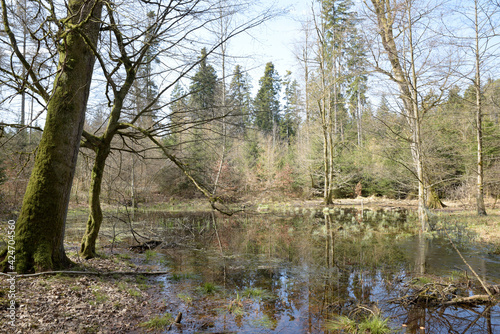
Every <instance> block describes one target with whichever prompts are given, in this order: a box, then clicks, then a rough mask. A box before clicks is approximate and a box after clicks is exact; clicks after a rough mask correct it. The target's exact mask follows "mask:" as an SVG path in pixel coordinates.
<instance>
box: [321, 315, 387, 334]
mask: <svg viewBox="0 0 500 334" xmlns="http://www.w3.org/2000/svg"><path fill="white" fill-rule="evenodd" d="M388 321H389V319H388V318H385V319H383V318H382V317H381V316H380V315H372V316H370V317H368V318H365V319H363V320H361V321H360V322H359V323H358V322H356V321H355V320H354V319H351V318H349V317H346V316H340V317H338V318H337V319H335V320H330V321H328V322H327V323H326V324H325V328H326V330H329V331H341V332H343V333H350V334H361V333H370V334H389V333H394V329H392V328H390V327H389V325H388V324H387V323H388Z"/></svg>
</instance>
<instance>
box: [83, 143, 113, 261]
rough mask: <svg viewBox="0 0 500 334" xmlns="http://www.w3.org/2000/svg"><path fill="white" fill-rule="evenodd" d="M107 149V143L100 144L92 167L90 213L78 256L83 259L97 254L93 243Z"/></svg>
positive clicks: (100, 220) (107, 153) (98, 223)
mask: <svg viewBox="0 0 500 334" xmlns="http://www.w3.org/2000/svg"><path fill="white" fill-rule="evenodd" d="M109 151H110V145H109V144H106V143H104V144H101V146H100V147H98V148H97V150H96V157H95V161H94V166H93V167H92V179H91V182H90V190H89V209H90V213H89V218H88V220H87V229H86V230H85V234H84V236H83V238H82V243H81V246H80V256H82V257H83V258H84V259H90V258H93V257H95V256H96V255H97V254H96V251H95V244H96V240H97V236H98V235H99V230H100V228H101V224H102V210H101V201H100V196H101V185H102V177H103V174H104V168H105V166H106V159H107V157H108V155H109Z"/></svg>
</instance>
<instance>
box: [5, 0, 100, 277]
mask: <svg viewBox="0 0 500 334" xmlns="http://www.w3.org/2000/svg"><path fill="white" fill-rule="evenodd" d="M96 1H97V2H93V1H86V0H70V1H68V5H69V10H70V12H69V13H68V16H71V19H70V20H69V22H68V24H69V26H71V27H74V26H75V25H78V24H80V23H82V24H81V26H80V27H79V28H78V31H79V32H77V31H76V30H71V29H70V28H68V27H67V29H66V31H65V32H64V38H63V40H62V44H63V45H62V47H61V48H59V65H58V75H57V77H56V79H55V81H54V87H53V91H52V95H51V97H50V102H49V104H48V106H47V119H46V123H45V127H44V131H43V135H42V139H41V141H40V145H39V147H38V152H37V156H36V159H35V165H34V168H33V171H32V173H31V177H30V180H29V182H28V187H27V189H26V193H25V196H24V199H23V205H22V208H21V212H20V215H19V218H18V220H17V223H16V238H15V241H16V244H15V247H16V262H15V266H16V270H17V272H19V273H26V272H32V271H41V270H52V269H60V268H64V267H67V266H69V265H70V264H71V262H70V261H69V259H68V258H67V256H66V254H65V251H64V244H63V241H64V230H65V223H66V214H67V208H68V203H69V198H70V193H71V185H72V182H73V176H74V171H75V166H76V160H77V156H78V149H79V144H80V137H81V134H82V130H83V124H84V121H85V109H86V105H87V100H88V96H89V88H90V83H91V81H92V72H93V67H94V60H95V56H94V55H93V53H92V51H91V49H90V48H89V47H88V46H87V44H86V42H85V40H84V39H83V38H82V37H81V35H80V34H85V35H86V36H87V40H88V41H89V42H91V43H93V44H94V45H96V44H97V38H98V35H99V26H100V23H99V20H100V16H101V9H102V3H101V2H100V1H98V0H96ZM94 4H97V5H96V6H94ZM76 12H80V13H81V15H73V13H76ZM90 15H92V18H90V19H88V18H89V17H90ZM79 20H82V21H81V22H80V21H79ZM3 269H4V270H6V269H7V267H6V262H5V260H4V262H3Z"/></svg>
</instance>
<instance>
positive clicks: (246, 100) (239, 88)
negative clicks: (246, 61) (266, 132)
mask: <svg viewBox="0 0 500 334" xmlns="http://www.w3.org/2000/svg"><path fill="white" fill-rule="evenodd" d="M250 88H251V87H250V79H249V77H248V75H247V74H245V73H244V72H243V70H242V68H241V66H240V65H236V67H235V68H234V71H233V77H232V79H231V83H230V84H229V105H230V106H231V108H232V112H231V114H232V115H234V118H235V122H234V124H235V125H236V127H237V128H238V129H240V130H241V129H244V127H245V126H247V125H248V124H249V123H250V112H251V97H250Z"/></svg>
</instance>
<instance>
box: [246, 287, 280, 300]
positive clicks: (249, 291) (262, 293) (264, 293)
mask: <svg viewBox="0 0 500 334" xmlns="http://www.w3.org/2000/svg"><path fill="white" fill-rule="evenodd" d="M241 295H242V296H243V297H247V298H255V299H273V297H274V296H273V294H272V293H270V292H269V291H268V290H265V289H261V288H246V289H245V290H244V291H243V293H242V294H241Z"/></svg>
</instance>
